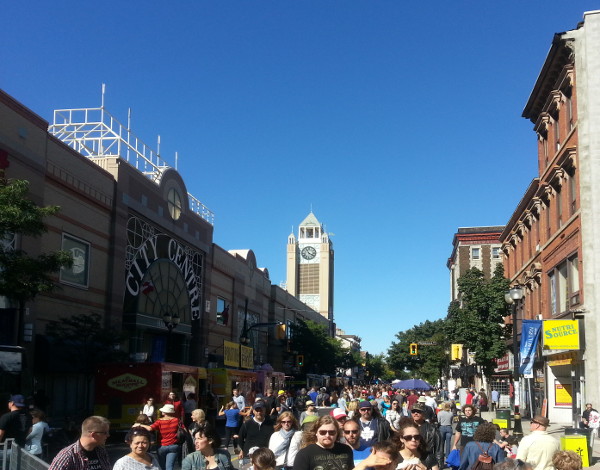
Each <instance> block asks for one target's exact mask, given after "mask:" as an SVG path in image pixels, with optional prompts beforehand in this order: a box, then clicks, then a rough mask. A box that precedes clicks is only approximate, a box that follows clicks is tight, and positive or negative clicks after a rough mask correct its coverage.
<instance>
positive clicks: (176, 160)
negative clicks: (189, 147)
mask: <svg viewBox="0 0 600 470" xmlns="http://www.w3.org/2000/svg"><path fill="white" fill-rule="evenodd" d="M178 161H179V154H178V153H177V152H175V170H177V162H178Z"/></svg>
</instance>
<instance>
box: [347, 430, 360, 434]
mask: <svg viewBox="0 0 600 470" xmlns="http://www.w3.org/2000/svg"><path fill="white" fill-rule="evenodd" d="M344 434H358V429H349V430H346V429H344Z"/></svg>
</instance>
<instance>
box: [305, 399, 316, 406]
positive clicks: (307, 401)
mask: <svg viewBox="0 0 600 470" xmlns="http://www.w3.org/2000/svg"><path fill="white" fill-rule="evenodd" d="M314 404H315V402H314V401H312V400H306V406H310V405H314Z"/></svg>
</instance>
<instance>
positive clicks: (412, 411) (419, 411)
mask: <svg viewBox="0 0 600 470" xmlns="http://www.w3.org/2000/svg"><path fill="white" fill-rule="evenodd" d="M410 412H411V413H419V414H420V415H422V414H423V412H422V411H421V410H410Z"/></svg>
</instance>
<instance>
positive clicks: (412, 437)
mask: <svg viewBox="0 0 600 470" xmlns="http://www.w3.org/2000/svg"><path fill="white" fill-rule="evenodd" d="M402 439H404V440H405V441H420V440H421V439H423V436H421V435H420V434H408V435H406V436H402Z"/></svg>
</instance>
